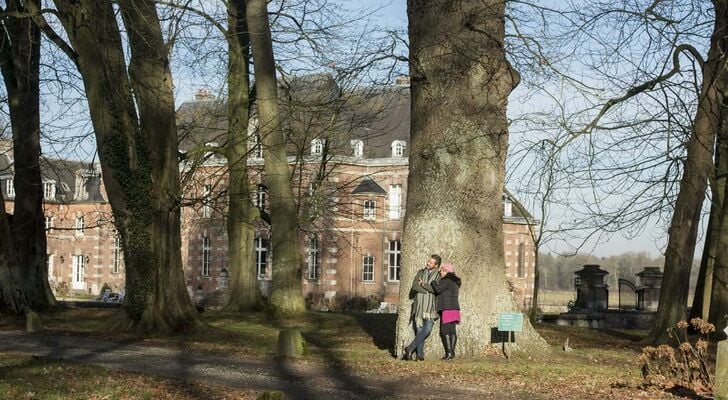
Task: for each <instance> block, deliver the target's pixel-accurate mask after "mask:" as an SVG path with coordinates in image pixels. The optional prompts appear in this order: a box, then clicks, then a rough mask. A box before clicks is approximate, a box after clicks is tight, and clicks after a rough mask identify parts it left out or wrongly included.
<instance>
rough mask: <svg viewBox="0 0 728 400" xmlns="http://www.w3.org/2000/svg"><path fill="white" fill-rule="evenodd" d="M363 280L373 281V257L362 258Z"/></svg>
mask: <svg viewBox="0 0 728 400" xmlns="http://www.w3.org/2000/svg"><path fill="white" fill-rule="evenodd" d="M361 280H362V281H364V282H374V257H372V256H365V257H364V259H363V260H362V276H361Z"/></svg>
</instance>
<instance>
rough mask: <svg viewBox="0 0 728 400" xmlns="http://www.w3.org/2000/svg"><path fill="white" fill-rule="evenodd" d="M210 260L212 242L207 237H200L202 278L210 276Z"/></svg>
mask: <svg viewBox="0 0 728 400" xmlns="http://www.w3.org/2000/svg"><path fill="white" fill-rule="evenodd" d="M211 260H212V240H211V239H210V236H209V235H205V236H203V237H202V271H201V273H202V276H210V262H211Z"/></svg>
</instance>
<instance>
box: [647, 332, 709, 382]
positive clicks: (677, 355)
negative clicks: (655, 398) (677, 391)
mask: <svg viewBox="0 0 728 400" xmlns="http://www.w3.org/2000/svg"><path fill="white" fill-rule="evenodd" d="M690 325H692V326H693V327H694V328H695V330H696V331H698V332H700V336H699V337H698V338H697V339H696V340H695V342H694V343H691V342H690V338H689V337H688V335H687V329H686V328H687V327H688V323H687V322H685V321H680V322H678V323H677V325H676V327H675V328H671V329H670V337H672V338H673V339H675V342H676V344H677V347H672V346H669V345H666V344H663V345H660V346H658V347H653V346H647V347H645V348H644V349H642V354H641V355H640V356H639V359H638V361H639V363H640V366H641V367H642V376H643V377H644V379H645V383H646V384H648V385H654V386H659V387H662V388H671V387H673V386H683V387H686V388H689V389H692V390H694V391H695V392H696V393H710V392H711V391H712V390H713V384H714V383H715V382H714V377H713V375H712V374H711V372H710V368H709V366H708V344H709V337H710V333H712V332H715V326H714V325H713V324H710V323H708V322H706V321H703V320H702V319H700V318H693V319H692V320H690Z"/></svg>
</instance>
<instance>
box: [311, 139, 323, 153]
mask: <svg viewBox="0 0 728 400" xmlns="http://www.w3.org/2000/svg"><path fill="white" fill-rule="evenodd" d="M323 152H324V141H323V140H321V139H314V140H312V141H311V155H321V154H322V153H323Z"/></svg>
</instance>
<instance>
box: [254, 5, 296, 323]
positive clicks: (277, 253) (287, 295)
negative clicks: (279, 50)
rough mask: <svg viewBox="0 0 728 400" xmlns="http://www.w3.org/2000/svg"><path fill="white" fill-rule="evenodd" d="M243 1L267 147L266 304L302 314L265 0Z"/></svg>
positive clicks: (293, 219) (291, 204)
mask: <svg viewBox="0 0 728 400" xmlns="http://www.w3.org/2000/svg"><path fill="white" fill-rule="evenodd" d="M246 3H247V4H246V5H247V20H248V29H249V32H250V44H251V47H252V50H253V61H254V63H255V88H256V93H257V96H256V97H257V105H258V116H259V120H260V132H261V139H262V142H263V145H264V146H265V149H266V151H265V154H264V156H263V158H264V163H265V176H266V180H267V182H268V194H269V199H270V214H271V246H272V253H273V257H274V260H275V261H274V266H273V290H272V291H271V296H270V303H271V305H273V306H274V307H275V308H276V310H277V311H278V312H281V313H286V314H291V313H301V312H304V311H305V310H306V304H305V301H304V299H303V289H302V287H301V253H300V251H299V248H298V246H299V243H298V219H297V215H296V205H295V202H294V201H293V191H292V190H291V183H290V173H289V170H288V160H287V157H286V140H285V136H284V134H283V129H282V128H281V121H280V110H279V107H278V88H277V83H276V69H275V60H274V58H273V42H272V40H271V33H270V24H269V22H268V10H267V8H266V1H265V0H247V1H246Z"/></svg>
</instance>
